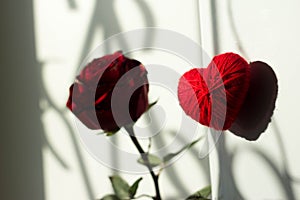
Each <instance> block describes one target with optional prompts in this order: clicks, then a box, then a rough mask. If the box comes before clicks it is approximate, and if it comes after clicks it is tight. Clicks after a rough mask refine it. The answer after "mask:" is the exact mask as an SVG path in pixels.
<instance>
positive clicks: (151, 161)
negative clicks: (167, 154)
mask: <svg viewBox="0 0 300 200" xmlns="http://www.w3.org/2000/svg"><path fill="white" fill-rule="evenodd" d="M146 156H147V157H148V161H149V163H145V161H144V160H143V159H142V158H139V159H138V163H140V164H142V165H146V166H147V165H148V164H149V165H150V166H151V167H156V166H158V165H160V164H161V163H162V160H161V159H160V158H159V157H157V156H156V155H153V154H146Z"/></svg>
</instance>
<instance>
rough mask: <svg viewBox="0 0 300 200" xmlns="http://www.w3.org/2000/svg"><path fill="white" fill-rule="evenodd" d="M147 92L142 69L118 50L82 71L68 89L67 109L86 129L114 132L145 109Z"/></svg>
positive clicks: (129, 122)
mask: <svg viewBox="0 0 300 200" xmlns="http://www.w3.org/2000/svg"><path fill="white" fill-rule="evenodd" d="M148 91H149V85H148V78H147V71H146V69H145V67H144V66H143V65H142V64H141V63H140V62H139V61H137V60H134V59H130V58H127V57H125V56H124V55H123V54H122V52H120V51H119V52H116V53H114V54H111V55H106V56H103V57H101V58H97V59H94V60H93V61H92V62H90V63H89V64H87V65H86V66H85V67H84V68H83V70H82V71H81V72H80V74H79V75H78V76H77V77H76V81H75V82H74V83H73V84H72V85H71V87H70V95H69V99H68V101H67V107H68V108H69V109H70V110H71V111H72V112H73V113H74V114H75V116H76V117H77V118H78V119H79V120H80V121H81V122H82V123H83V124H84V125H86V126H87V127H88V128H90V129H102V130H104V131H105V132H116V131H118V130H119V129H120V128H121V127H123V126H126V125H129V124H132V123H134V122H136V121H137V120H138V118H139V117H140V116H141V115H142V114H143V113H144V112H145V111H146V110H147V108H148Z"/></svg>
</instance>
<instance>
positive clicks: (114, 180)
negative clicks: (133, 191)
mask: <svg viewBox="0 0 300 200" xmlns="http://www.w3.org/2000/svg"><path fill="white" fill-rule="evenodd" d="M109 179H110V182H111V184H112V187H113V189H114V191H115V194H116V195H117V197H119V198H120V199H128V198H129V196H130V195H129V192H128V191H129V185H128V183H127V182H126V181H125V180H124V179H122V178H121V177H120V176H117V175H115V176H111V177H109Z"/></svg>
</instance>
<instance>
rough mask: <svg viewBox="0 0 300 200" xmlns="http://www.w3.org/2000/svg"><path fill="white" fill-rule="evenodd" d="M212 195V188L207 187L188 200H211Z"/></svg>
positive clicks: (187, 199)
mask: <svg viewBox="0 0 300 200" xmlns="http://www.w3.org/2000/svg"><path fill="white" fill-rule="evenodd" d="M210 194H211V186H210V185H209V186H206V187H205V188H203V189H201V190H199V191H198V192H196V193H194V194H192V195H191V196H189V197H188V198H186V200H209V198H208V197H209V196H210Z"/></svg>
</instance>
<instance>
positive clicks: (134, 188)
mask: <svg viewBox="0 0 300 200" xmlns="http://www.w3.org/2000/svg"><path fill="white" fill-rule="evenodd" d="M142 179H143V178H142V177H141V178H139V179H138V180H136V181H135V182H134V183H133V184H132V186H130V188H129V190H128V192H129V196H130V198H133V197H134V195H135V194H136V191H137V189H138V187H139V183H140V181H141V180H142Z"/></svg>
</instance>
